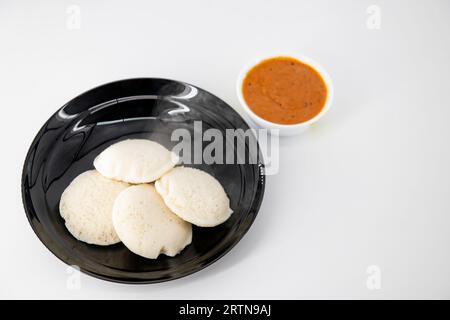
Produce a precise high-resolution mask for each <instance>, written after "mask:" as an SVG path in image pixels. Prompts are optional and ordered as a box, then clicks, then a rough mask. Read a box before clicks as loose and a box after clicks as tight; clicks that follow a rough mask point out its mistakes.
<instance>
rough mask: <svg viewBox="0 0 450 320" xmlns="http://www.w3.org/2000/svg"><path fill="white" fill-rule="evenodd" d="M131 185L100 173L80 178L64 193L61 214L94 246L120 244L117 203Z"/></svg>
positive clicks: (78, 236)
mask: <svg viewBox="0 0 450 320" xmlns="http://www.w3.org/2000/svg"><path fill="white" fill-rule="evenodd" d="M128 186H129V185H128V184H127V183H124V182H120V181H114V180H110V179H108V178H105V177H103V176H102V175H101V174H99V173H98V172H97V171H96V170H89V171H86V172H83V173H82V174H80V175H78V176H77V177H76V178H75V179H74V180H73V181H72V182H71V183H70V184H69V186H68V187H67V188H66V189H65V190H64V192H63V194H62V196H61V200H60V203H59V212H60V215H61V217H62V218H63V219H64V220H65V225H66V227H67V229H68V230H69V232H70V233H71V234H72V235H73V236H74V237H75V238H76V239H78V240H80V241H84V242H87V243H90V244H97V245H102V246H104V245H110V244H114V243H117V242H120V240H119V237H118V236H117V234H116V232H115V231H114V227H113V222H112V208H113V204H114V200H115V199H116V197H117V196H118V195H119V193H120V192H122V191H123V190H125V189H126V188H127V187H128Z"/></svg>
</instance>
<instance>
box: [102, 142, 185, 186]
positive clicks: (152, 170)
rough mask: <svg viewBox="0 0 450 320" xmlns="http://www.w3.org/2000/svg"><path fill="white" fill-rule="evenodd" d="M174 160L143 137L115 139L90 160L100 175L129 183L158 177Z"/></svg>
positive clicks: (170, 154) (173, 156) (175, 161)
mask: <svg viewBox="0 0 450 320" xmlns="http://www.w3.org/2000/svg"><path fill="white" fill-rule="evenodd" d="M177 162H178V157H177V156H176V155H175V154H174V153H172V152H170V151H169V150H167V149H166V148H164V147H163V146H162V145H160V144H159V143H156V142H154V141H151V140H146V139H128V140H123V141H120V142H117V143H115V144H113V145H111V146H109V147H108V148H106V149H105V150H104V151H103V152H102V153H100V154H99V155H98V156H97V158H95V160H94V166H95V168H96V169H97V170H98V172H100V173H101V174H102V175H103V176H105V177H107V178H111V179H115V180H119V181H124V182H129V183H147V182H152V181H155V180H156V179H158V178H159V177H161V176H162V175H163V174H164V173H166V172H167V171H169V170H170V169H172V168H173V167H174V166H175V164H176V163H177Z"/></svg>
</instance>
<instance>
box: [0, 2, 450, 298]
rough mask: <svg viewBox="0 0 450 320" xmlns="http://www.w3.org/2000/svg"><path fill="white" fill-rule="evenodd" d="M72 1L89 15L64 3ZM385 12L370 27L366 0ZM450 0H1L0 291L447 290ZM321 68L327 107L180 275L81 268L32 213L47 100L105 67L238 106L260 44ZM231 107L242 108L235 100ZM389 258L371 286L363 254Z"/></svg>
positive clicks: (36, 294) (82, 86)
mask: <svg viewBox="0 0 450 320" xmlns="http://www.w3.org/2000/svg"><path fill="white" fill-rule="evenodd" d="M70 4H78V5H79V6H80V8H81V18H82V20H81V29H80V30H68V29H67V28H66V19H67V17H68V15H67V14H66V8H67V6H68V5H70ZM372 4H375V5H378V6H379V7H380V8H381V12H382V16H381V29H380V30H370V29H368V28H367V27H366V20H367V18H368V15H367V13H366V9H367V7H368V6H369V5H372ZM449 31H450V2H449V1H446V0H440V1H439V0H435V1H432V2H431V1H419V0H416V1H406V0H405V1H399V0H395V1H375V0H370V1H349V0H342V1H275V0H272V1H256V0H253V1H211V0H203V1H176V2H175V1H154V3H151V1H140V2H137V1H136V2H132V1H121V2H119V1H116V2H113V1H95V3H94V1H81V0H78V1H74V2H68V1H56V0H55V1H53V2H50V1H48V2H47V3H45V2H41V1H40V2H39V3H38V2H37V1H28V4H26V2H25V1H22V2H21V3H19V1H2V2H1V3H0V90H1V99H2V102H1V108H2V109H1V110H2V120H3V121H2V126H1V129H0V130H1V132H0V133H1V135H0V137H1V145H2V148H3V149H2V150H3V152H2V160H1V163H2V168H3V174H2V178H3V181H2V190H1V194H2V221H1V223H0V235H1V241H0V252H1V258H0V259H1V263H0V274H1V276H2V281H1V284H0V297H1V298H86V299H89V298H120V299H125V298H148V299H170V298H225V299H226V298H450V250H449V245H450V232H449V228H450V196H449V192H450V166H449V163H450V142H449V138H450V126H449V125H448V122H449V119H450V96H449V94H448V93H449V89H450V88H449V83H450V60H449V55H450V43H449V41H450V40H449V39H450V38H449ZM282 50H286V51H289V52H299V54H305V55H307V56H309V57H311V58H313V59H315V60H317V61H318V62H319V63H321V64H322V65H323V66H324V67H325V68H326V69H327V70H328V72H329V73H330V74H331V76H332V77H333V80H334V85H335V100H334V105H333V107H332V108H331V110H330V112H329V113H327V115H326V116H325V117H324V118H323V119H321V121H320V122H318V123H317V124H316V125H315V126H314V128H311V130H310V131H308V132H306V133H305V134H303V135H301V136H299V137H292V138H283V139H282V141H281V143H280V148H281V155H280V157H281V159H280V165H281V168H280V172H279V174H278V175H275V176H270V177H268V179H267V188H266V193H265V199H264V203H263V206H262V208H261V211H260V214H259V215H258V218H257V220H256V222H255V223H254V225H253V226H252V228H251V229H250V231H249V233H248V234H247V235H246V236H245V238H244V239H243V240H242V241H241V242H240V243H239V244H238V245H237V247H235V248H234V249H233V250H232V252H230V253H229V254H228V255H226V256H225V257H224V258H223V259H221V260H220V261H218V262H217V263H215V264H214V265H212V266H210V267H208V268H207V269H205V270H203V271H201V272H199V273H196V274H194V275H192V276H189V277H186V278H184V279H180V280H177V281H173V282H168V283H163V284H157V285H145V286H128V285H120V284H113V283H108V282H105V281H101V280H97V279H94V278H91V277H88V276H84V275H83V276H82V277H81V288H80V289H72V290H71V289H70V288H71V287H70V286H69V287H67V280H68V273H67V267H66V266H65V265H64V264H63V263H62V262H60V261H59V260H58V259H57V258H55V257H54V256H53V255H52V254H51V253H50V252H49V251H48V250H47V249H46V248H45V247H44V246H43V245H42V244H41V242H40V241H39V240H38V239H37V237H36V236H35V235H34V233H33V231H32V230H31V228H30V227H29V225H28V222H27V220H26V217H25V214H24V211H23V208H22V203H21V195H20V175H21V170H22V164H23V160H24V158H25V154H26V151H27V149H28V147H29V144H30V143H31V141H32V139H33V137H34V136H35V134H36V133H37V131H38V130H39V128H40V127H41V126H42V124H43V123H44V122H45V121H46V120H47V118H48V117H49V116H50V115H51V114H52V113H53V112H54V111H55V110H56V109H57V108H58V107H60V106H61V105H63V104H64V103H65V102H67V101H68V100H69V99H71V98H73V97H74V96H76V95H78V94H79V93H82V92H83V91H85V90H87V89H89V88H91V87H93V86H97V85H99V84H102V83H105V82H109V81H112V80H117V79H122V78H129V77H137V76H155V77H158V76H159V77H167V78H173V79H179V80H184V81H187V82H190V83H192V84H195V85H198V86H200V87H203V88H205V89H207V90H209V91H211V92H214V93H215V94H217V95H218V96H219V97H221V98H223V99H224V100H225V101H227V102H228V103H230V104H231V105H232V106H234V107H236V108H238V101H237V97H236V92H235V83H236V78H237V76H238V74H239V71H240V69H241V67H242V66H243V65H245V64H246V63H247V62H248V61H250V60H251V59H252V58H254V57H256V56H260V55H261V54H262V53H264V52H265V51H269V52H270V51H272V52H273V51H282ZM240 111H241V110H240ZM370 265H377V266H378V267H379V268H380V270H381V289H379V290H369V289H368V287H367V286H366V280H367V276H368V275H367V274H366V270H367V268H368V266H370Z"/></svg>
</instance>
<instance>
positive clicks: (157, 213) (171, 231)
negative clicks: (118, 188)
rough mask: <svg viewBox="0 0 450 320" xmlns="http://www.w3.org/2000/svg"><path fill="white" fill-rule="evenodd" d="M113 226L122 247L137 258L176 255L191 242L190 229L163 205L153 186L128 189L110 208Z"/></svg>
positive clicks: (138, 186)
mask: <svg viewBox="0 0 450 320" xmlns="http://www.w3.org/2000/svg"><path fill="white" fill-rule="evenodd" d="M113 224H114V228H115V230H116V232H117V234H118V235H119V238H120V239H121V240H122V242H123V243H124V244H125V246H126V247H127V248H128V249H130V250H131V251H132V252H134V253H135V254H137V255H140V256H143V257H145V258H149V259H156V258H157V257H158V256H159V255H160V254H165V255H168V256H171V257H173V256H175V255H177V254H178V253H179V252H180V251H181V250H183V249H184V248H185V247H186V246H187V245H188V244H190V243H191V241H192V226H191V224H190V223H188V222H186V221H183V220H181V219H180V218H179V217H177V216H176V215H175V214H173V213H172V212H171V211H170V209H169V208H168V207H167V206H166V205H165V204H164V201H163V200H162V199H161V197H160V196H159V194H158V193H157V192H156V190H155V188H154V186H153V185H150V184H141V185H135V186H130V187H129V188H127V189H125V190H124V191H122V192H121V193H120V195H119V196H118V197H117V199H116V201H115V203H114V207H113Z"/></svg>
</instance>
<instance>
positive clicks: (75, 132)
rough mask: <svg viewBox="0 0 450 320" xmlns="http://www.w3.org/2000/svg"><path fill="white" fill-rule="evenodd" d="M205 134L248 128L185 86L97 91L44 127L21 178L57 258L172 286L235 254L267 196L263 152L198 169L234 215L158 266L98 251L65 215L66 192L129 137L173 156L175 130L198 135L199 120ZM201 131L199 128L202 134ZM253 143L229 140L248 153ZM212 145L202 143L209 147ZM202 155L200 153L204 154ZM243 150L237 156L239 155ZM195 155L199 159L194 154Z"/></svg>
mask: <svg viewBox="0 0 450 320" xmlns="http://www.w3.org/2000/svg"><path fill="white" fill-rule="evenodd" d="M197 120H200V121H202V126H203V128H202V129H203V130H206V129H208V128H216V129H219V130H220V131H221V132H222V133H224V132H225V130H226V129H243V130H246V129H248V126H247V124H246V123H245V122H244V121H243V120H242V118H241V117H240V116H239V115H238V114H237V113H236V112H235V111H234V110H233V109H232V108H231V107H229V106H228V105H227V104H226V103H225V102H223V101H222V100H220V99H219V98H217V97H215V96H214V95H212V94H210V93H208V92H206V91H204V90H202V89H199V88H197V87H194V86H191V85H188V84H186V83H182V82H178V81H172V80H164V79H152V78H142V79H130V80H122V81H117V82H113V83H109V84H106V85H103V86H100V87H97V88H94V89H92V90H90V91H88V92H86V93H83V94H82V95H80V96H78V97H76V98H75V99H73V100H71V101H70V102H68V103H67V104H66V105H65V106H63V107H62V108H61V109H60V110H59V111H57V112H56V113H55V114H54V115H53V116H52V117H51V118H50V119H49V120H48V121H47V123H46V124H45V125H44V126H43V127H42V129H41V130H40V131H39V133H38V134H37V136H36V138H35V139H34V141H33V143H32V145H31V147H30V149H29V152H28V154H27V157H26V160H25V164H24V168H23V175H22V196H23V204H24V207H25V211H26V214H27V216H28V219H29V222H30V224H31V226H32V227H33V230H34V231H35V232H36V234H37V236H38V237H39V238H40V240H41V241H42V242H43V243H44V245H45V246H47V248H49V249H50V250H51V251H52V252H53V253H54V254H55V255H56V256H57V257H58V258H60V259H61V260H63V261H64V262H66V263H67V264H69V265H76V266H78V267H79V268H80V269H81V270H82V271H83V272H85V273H88V274H90V275H93V276H95V277H98V278H101V279H105V280H111V281H117V282H125V283H152V282H160V281H167V280H171V279H176V278H179V277H183V276H186V275H188V274H191V273H193V272H196V271H198V270H200V269H202V268H204V267H205V266H207V265H209V264H211V263H212V262H214V261H216V260H217V259H219V258H220V257H221V256H223V255H224V254H225V253H226V252H228V251H229V250H230V249H231V248H232V247H233V246H234V245H235V244H236V243H237V242H238V241H239V240H240V239H241V238H242V237H243V235H244V234H245V232H246V231H247V230H248V229H249V228H250V226H251V224H252V222H253V220H254V219H255V217H256V215H257V212H258V209H259V206H260V204H261V201H262V197H263V193H264V175H263V174H264V166H263V164H262V161H261V155H260V151H259V149H257V150H256V153H257V155H255V154H253V155H252V154H250V156H253V157H255V156H256V157H257V158H258V161H257V163H255V164H248V163H247V164H212V165H206V164H199V165H192V166H194V167H198V168H200V169H202V170H205V171H207V172H209V173H211V174H212V175H214V176H215V177H216V178H217V179H218V180H219V181H220V182H221V184H222V185H223V187H224V188H225V191H226V192H227V194H228V196H229V197H230V200H231V207H232V209H233V210H234V213H233V215H232V216H231V217H230V219H228V220H227V221H226V222H225V223H224V224H222V225H219V226H217V227H214V228H197V227H194V230H193V231H194V232H193V240H192V244H191V245H189V246H188V247H187V248H186V249H184V250H183V251H182V252H181V253H180V254H179V255H177V256H175V257H173V258H170V257H166V256H164V255H161V256H160V257H159V258H158V259H156V260H149V259H145V258H142V257H139V256H137V255H135V254H133V253H132V252H131V251H129V250H128V249H127V248H126V247H125V246H124V245H123V244H121V243H119V244H116V245H113V246H107V247H102V246H96V245H89V244H86V243H84V242H80V241H77V240H76V239H75V238H74V237H72V236H71V235H70V233H69V232H68V231H67V229H66V228H65V226H64V221H63V219H62V218H61V217H60V215H59V210H58V205H59V199H60V197H61V194H62V192H63V191H64V189H65V188H66V187H67V186H68V184H69V183H70V182H71V181H72V180H73V179H74V178H75V177H76V176H77V175H78V174H80V173H82V172H84V171H86V170H89V169H93V165H92V162H93V160H94V158H95V157H96V156H97V155H98V154H99V153H100V152H101V151H102V150H104V149H105V148H106V147H108V146H109V145H111V144H113V143H115V142H117V141H120V140H123V139H126V138H148V139H151V140H154V141H157V142H159V143H161V144H162V145H164V146H166V147H167V148H169V149H171V148H172V147H173V146H175V145H176V144H177V143H178V141H171V140H172V139H171V134H172V132H173V130H174V129H177V128H185V129H187V130H188V131H189V132H190V133H191V134H192V136H193V133H194V127H195V126H194V121H197ZM196 130H197V129H196ZM249 139H250V140H252V139H255V138H254V137H253V136H251V137H250V138H248V137H247V138H245V137H244V136H243V135H242V134H240V135H238V137H237V139H233V138H227V139H225V140H226V141H224V149H225V145H226V144H230V143H240V144H243V145H244V147H245V148H246V150H247V152H250V153H251V148H249V145H250V143H252V142H254V141H250V140H249ZM209 143H210V142H203V145H202V148H203V147H205V146H206V145H208V144H209ZM197 150H198V149H197ZM235 150H236V149H235ZM195 152H196V151H195V150H194V148H193V149H192V153H193V155H194V154H195Z"/></svg>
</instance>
